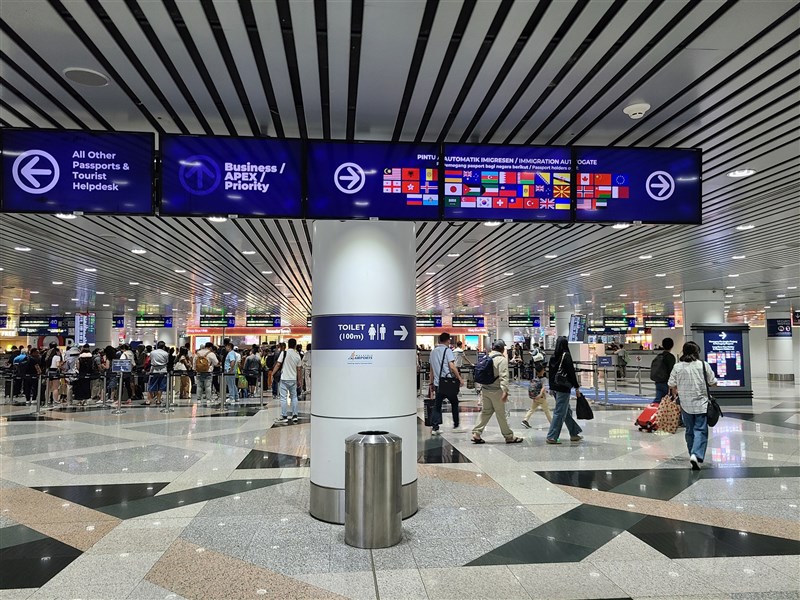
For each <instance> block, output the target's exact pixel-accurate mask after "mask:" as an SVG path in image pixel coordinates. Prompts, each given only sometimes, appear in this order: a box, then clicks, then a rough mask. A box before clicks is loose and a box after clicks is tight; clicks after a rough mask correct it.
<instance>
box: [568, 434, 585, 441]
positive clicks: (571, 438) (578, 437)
mask: <svg viewBox="0 0 800 600" xmlns="http://www.w3.org/2000/svg"><path fill="white" fill-rule="evenodd" d="M582 439H583V436H582V435H571V436H569V441H570V442H580V441H581V440H582Z"/></svg>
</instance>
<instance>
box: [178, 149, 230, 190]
mask: <svg viewBox="0 0 800 600" xmlns="http://www.w3.org/2000/svg"><path fill="white" fill-rule="evenodd" d="M180 162H181V168H180V171H179V173H178V176H179V177H180V180H181V185H182V186H183V189H185V190H186V191H187V192H189V193H190V194H197V195H198V196H205V195H206V194H210V193H211V192H213V191H214V190H215V189H217V186H218V185H219V183H220V181H222V173H221V172H220V170H219V165H218V164H217V162H216V161H215V160H214V159H212V158H210V157H208V156H203V155H201V154H198V155H196V156H190V157H189V158H187V159H185V160H182V161H180Z"/></svg>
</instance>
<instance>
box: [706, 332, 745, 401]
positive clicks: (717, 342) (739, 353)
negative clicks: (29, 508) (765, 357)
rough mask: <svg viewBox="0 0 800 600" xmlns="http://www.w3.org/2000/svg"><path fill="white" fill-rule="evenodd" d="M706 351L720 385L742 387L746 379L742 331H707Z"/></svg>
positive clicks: (708, 361)
mask: <svg viewBox="0 0 800 600" xmlns="http://www.w3.org/2000/svg"><path fill="white" fill-rule="evenodd" d="M703 340H704V344H703V345H704V346H705V348H704V351H705V359H706V362H707V363H708V364H709V365H711V368H712V369H713V370H714V374H715V375H716V377H717V385H719V386H720V387H742V386H744V384H745V381H744V348H743V346H742V332H741V331H726V330H720V331H705V332H704V336H703Z"/></svg>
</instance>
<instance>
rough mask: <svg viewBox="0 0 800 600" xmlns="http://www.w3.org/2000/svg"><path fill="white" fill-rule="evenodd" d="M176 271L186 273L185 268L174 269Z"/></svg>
mask: <svg viewBox="0 0 800 600" xmlns="http://www.w3.org/2000/svg"><path fill="white" fill-rule="evenodd" d="M175 272H176V273H186V269H175Z"/></svg>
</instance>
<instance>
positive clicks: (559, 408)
mask: <svg viewBox="0 0 800 600" xmlns="http://www.w3.org/2000/svg"><path fill="white" fill-rule="evenodd" d="M548 377H549V381H550V390H551V391H553V392H554V393H555V396H556V407H555V408H554V409H553V420H552V421H551V422H550V430H549V431H548V432H547V439H546V440H545V441H546V442H547V443H548V444H560V443H561V442H560V441H559V439H558V438H559V437H560V436H561V429H562V427H563V426H564V424H565V423H566V425H567V430H568V431H569V440H570V441H571V442H580V441H581V440H582V439H583V437H581V431H583V430H582V429H581V428H580V426H579V425H578V424H577V423H576V422H575V419H573V418H572V409H571V408H570V407H569V395H570V392H571V391H572V388H575V395H580V393H581V392H580V386H581V384H580V382H579V381H578V376H577V375H576V373H575V364H574V363H573V362H572V355H571V354H570V353H569V342H568V341H567V338H566V337H565V336H563V335H562V336H560V337H559V338H558V339H557V340H556V348H555V351H554V353H553V356H552V358H551V359H550V363H549V365H548Z"/></svg>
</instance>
